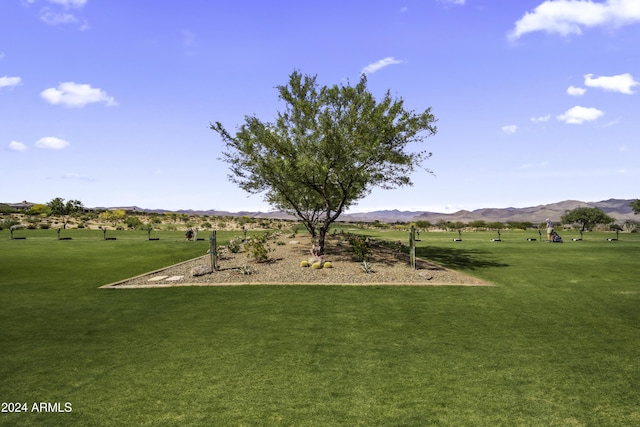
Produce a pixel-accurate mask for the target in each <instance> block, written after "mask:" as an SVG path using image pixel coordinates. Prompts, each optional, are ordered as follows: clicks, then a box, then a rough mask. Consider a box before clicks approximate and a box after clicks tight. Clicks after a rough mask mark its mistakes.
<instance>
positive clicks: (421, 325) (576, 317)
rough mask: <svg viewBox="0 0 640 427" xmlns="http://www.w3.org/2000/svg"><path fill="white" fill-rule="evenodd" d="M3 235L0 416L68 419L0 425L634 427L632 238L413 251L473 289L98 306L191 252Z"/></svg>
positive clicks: (197, 295) (194, 250)
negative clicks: (9, 406) (459, 275)
mask: <svg viewBox="0 0 640 427" xmlns="http://www.w3.org/2000/svg"><path fill="white" fill-rule="evenodd" d="M21 232H22V233H23V234H22V235H26V236H27V240H24V241H11V240H9V233H8V232H7V231H1V232H0V257H1V263H0V298H1V301H2V306H1V307H2V309H1V310H0V324H1V325H2V329H1V331H0V348H1V349H2V351H1V353H0V378H1V379H2V381H1V382H0V399H1V400H2V401H3V402H27V403H28V406H29V409H31V408H32V404H33V403H34V402H52V403H53V402H61V403H62V408H64V403H65V402H70V403H71V404H72V412H70V413H33V412H30V413H12V414H8V413H2V414H0V424H2V425H97V426H99V425H113V426H121V425H153V426H156V425H296V426H298V425H321V426H326V425H380V426H388V425H419V426H422V425H444V426H461V425H477V426H501V425H502V426H514V425H523V426H524V425H526V426H538V425H540V426H554V425H556V426H566V425H571V426H580V425H584V426H591V425H593V426H595V425H597V426H634V425H639V424H640V409H639V408H640V369H639V365H638V360H640V357H639V356H640V350H639V349H640V310H639V308H640V279H638V274H637V271H638V255H640V236H638V235H635V234H634V235H630V234H624V235H622V234H621V235H620V241H617V242H607V241H606V237H612V236H611V235H608V234H607V235H605V234H590V235H585V240H584V241H582V242H571V241H570V238H571V237H574V236H571V235H565V233H561V234H562V235H563V237H564V238H565V241H566V243H564V244H549V243H541V242H527V241H526V237H537V236H533V235H532V236H529V235H528V234H527V233H523V232H511V233H506V232H505V233H503V234H502V236H501V237H502V239H503V241H502V242H490V239H491V238H493V237H496V236H494V235H493V234H491V233H464V234H463V235H462V238H463V242H453V241H452V239H453V237H457V234H455V235H454V233H423V234H422V235H421V238H422V241H421V242H420V243H419V248H418V255H424V256H428V257H429V258H430V259H432V260H434V261H436V262H440V263H442V264H445V265H446V266H448V267H451V268H456V269H459V270H462V271H465V272H467V273H469V274H472V275H475V276H477V277H481V278H483V279H486V280H489V281H492V282H494V283H495V284H496V285H498V286H496V287H492V288H452V287H437V288H436V287H339V286H318V287H313V286H266V287H258V286H246V287H211V288H170V289H141V290H101V289H98V287H99V286H100V285H103V284H105V283H109V282H113V281H115V280H118V279H122V278H125V277H129V276H133V275H136V274H140V273H142V272H144V271H148V270H152V269H155V268H158V267H160V266H162V265H166V264H170V263H174V262H177V261H180V260H183V259H187V258H191V257H193V256H197V255H201V254H204V252H205V251H206V249H207V248H208V241H203V242H185V241H184V240H183V238H182V234H181V233H177V232H174V233H167V234H162V235H159V237H161V240H160V241H155V242H149V241H146V233H144V232H142V233H135V232H120V233H119V234H114V236H116V237H117V240H116V241H102V240H100V239H101V237H102V235H101V233H99V232H95V231H94V232H89V231H78V232H77V234H70V236H72V237H73V240H71V241H57V240H55V232H52V231H49V230H46V231H41V230H37V231H32V230H21ZM96 233H99V234H96ZM113 233H115V232H113ZM232 234H233V233H230V234H229V235H225V236H221V237H220V239H221V240H223V239H224V238H228V237H229V236H230V235H232ZM370 234H372V235H373V234H376V235H378V236H384V237H385V238H389V239H394V240H395V239H398V238H405V235H406V233H393V232H377V233H370ZM614 236H615V235H614ZM203 237H205V238H206V237H207V236H206V235H205V236H203Z"/></svg>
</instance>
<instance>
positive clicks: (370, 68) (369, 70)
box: [362, 56, 404, 74]
mask: <svg viewBox="0 0 640 427" xmlns="http://www.w3.org/2000/svg"><path fill="white" fill-rule="evenodd" d="M403 62H404V61H401V60H399V59H395V58H394V57H393V56H389V57H387V58H384V59H381V60H379V61H378V62H374V63H372V64H369V65H367V66H366V67H364V68H363V69H362V74H373V73H375V72H376V71H378V70H380V69H382V68H384V67H388V66H389V65H394V64H402V63H403Z"/></svg>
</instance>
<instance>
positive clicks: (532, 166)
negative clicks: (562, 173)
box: [520, 161, 549, 169]
mask: <svg viewBox="0 0 640 427" xmlns="http://www.w3.org/2000/svg"><path fill="white" fill-rule="evenodd" d="M548 166H549V162H547V161H544V162H540V163H525V164H523V165H520V169H542V168H546V167H548Z"/></svg>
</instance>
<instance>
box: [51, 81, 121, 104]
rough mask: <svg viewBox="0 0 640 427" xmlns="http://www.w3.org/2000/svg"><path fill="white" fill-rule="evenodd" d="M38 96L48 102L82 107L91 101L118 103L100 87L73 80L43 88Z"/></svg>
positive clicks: (91, 102)
mask: <svg viewBox="0 0 640 427" xmlns="http://www.w3.org/2000/svg"><path fill="white" fill-rule="evenodd" d="M40 96H41V97H42V98H43V99H44V100H45V101H47V102H48V103H50V104H54V105H58V104H59V105H64V106H66V107H84V106H85V105H87V104H93V103H100V104H105V105H106V106H107V107H113V106H116V105H118V103H117V102H116V100H115V99H114V98H113V97H112V96H109V95H108V94H107V93H106V92H105V91H103V90H102V89H99V88H94V87H91V85H88V84H79V83H74V82H65V83H61V84H60V85H59V86H58V88H49V89H45V90H43V91H42V92H41V93H40Z"/></svg>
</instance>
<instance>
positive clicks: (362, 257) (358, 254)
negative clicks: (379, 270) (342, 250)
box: [349, 236, 370, 261]
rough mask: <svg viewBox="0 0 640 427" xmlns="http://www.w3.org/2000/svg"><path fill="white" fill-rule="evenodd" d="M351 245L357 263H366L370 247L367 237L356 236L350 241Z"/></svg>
mask: <svg viewBox="0 0 640 427" xmlns="http://www.w3.org/2000/svg"><path fill="white" fill-rule="evenodd" d="M349 244H351V250H352V251H353V255H354V257H355V258H356V261H366V260H367V258H368V257H369V252H370V247H369V241H368V239H367V238H366V237H362V236H354V237H352V238H350V239H349Z"/></svg>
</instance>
